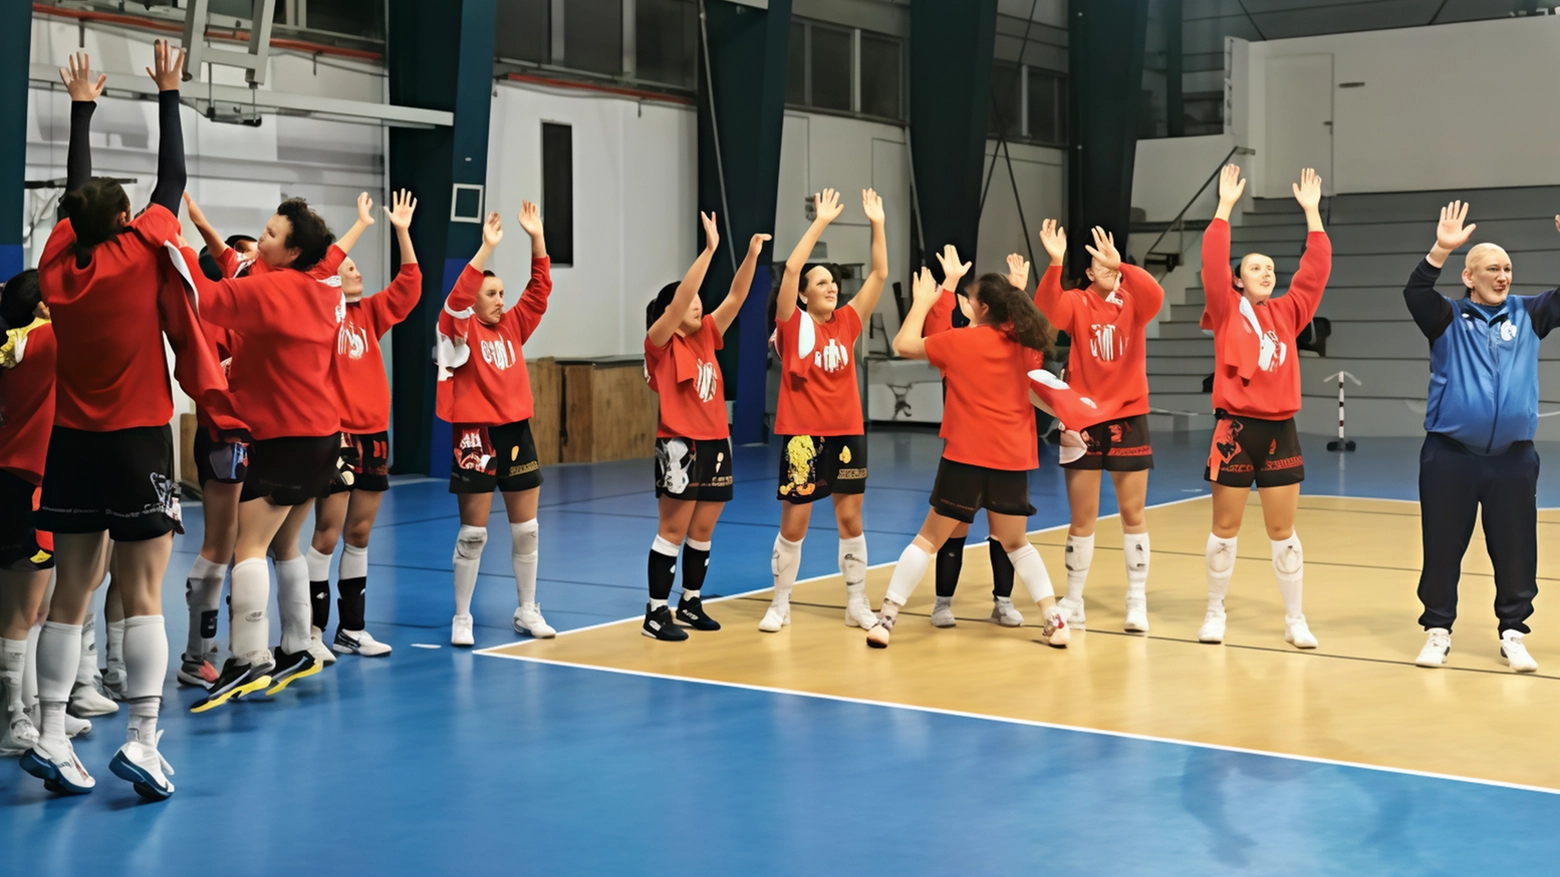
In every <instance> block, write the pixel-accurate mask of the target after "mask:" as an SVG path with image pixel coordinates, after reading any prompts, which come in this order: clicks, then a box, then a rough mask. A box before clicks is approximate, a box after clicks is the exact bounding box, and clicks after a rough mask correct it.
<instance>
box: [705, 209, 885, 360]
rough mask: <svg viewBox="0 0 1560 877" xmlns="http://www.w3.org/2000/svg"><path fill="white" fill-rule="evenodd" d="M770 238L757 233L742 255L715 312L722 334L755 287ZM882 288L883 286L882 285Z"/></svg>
mask: <svg viewBox="0 0 1560 877" xmlns="http://www.w3.org/2000/svg"><path fill="white" fill-rule="evenodd" d="M767 240H769V235H767V234H756V235H753V237H752V238H751V239H749V240H748V251H747V255H746V256H744V257H742V264H741V265H739V266H737V276H736V277H733V278H732V279H731V289H730V290H728V291H727V292H726V300H725V301H723V302H721V303H720V304H719V305H718V306H717V307H716V308H715V313H713V314H711V316H713V317H714V318H715V328H716V329H718V330H720V333H721V334H722V335H724V334H726V330H727V329H728V328H730V327H731V323H732V321H733V320H735V319H736V318H737V313H738V312H739V311H741V310H742V303H743V302H745V301H747V297H748V293H749V292H750V291H752V289H753V273H754V272H755V271H757V270H758V254H759V253H760V252H762V251H763V249H764V241H767ZM880 288H881V287H880Z"/></svg>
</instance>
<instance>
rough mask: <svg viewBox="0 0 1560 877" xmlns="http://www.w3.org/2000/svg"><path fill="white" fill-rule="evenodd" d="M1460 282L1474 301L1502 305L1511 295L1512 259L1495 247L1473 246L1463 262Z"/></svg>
mask: <svg viewBox="0 0 1560 877" xmlns="http://www.w3.org/2000/svg"><path fill="white" fill-rule="evenodd" d="M1462 280H1463V285H1464V286H1466V287H1468V297H1469V298H1471V299H1473V300H1474V301H1475V302H1478V303H1479V304H1485V305H1499V304H1502V303H1503V302H1505V300H1506V295H1507V294H1508V293H1509V292H1511V256H1510V255H1508V254H1507V253H1506V250H1505V248H1503V247H1500V246H1497V245H1495V244H1475V245H1474V246H1473V249H1471V250H1469V251H1468V256H1467V258H1466V259H1464V261H1463V273H1462Z"/></svg>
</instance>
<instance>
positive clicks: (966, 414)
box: [867, 256, 1071, 648]
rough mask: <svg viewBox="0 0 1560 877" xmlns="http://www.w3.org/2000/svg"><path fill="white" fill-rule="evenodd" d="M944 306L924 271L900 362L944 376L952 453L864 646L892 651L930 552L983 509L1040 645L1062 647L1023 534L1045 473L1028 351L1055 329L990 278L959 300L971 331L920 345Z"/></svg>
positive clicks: (899, 348) (1058, 624)
mask: <svg viewBox="0 0 1560 877" xmlns="http://www.w3.org/2000/svg"><path fill="white" fill-rule="evenodd" d="M954 258H955V259H956V258H957V256H955V257H954ZM938 297H939V292H938V289H937V284H936V282H935V281H934V280H933V279H932V276H931V272H930V271H929V270H927V269H922V270H921V273H920V274H919V275H918V276H917V277H916V279H915V284H914V304H913V305H912V307H911V308H910V312H909V313H908V314H906V316H905V319H904V322H903V323H902V324H901V325H900V327H899V334H898V335H897V336H895V338H894V352H895V353H898V354H899V355H900V356H902V357H905V358H906V359H925V360H927V361H928V362H930V363H931V364H932V365H934V366H936V367H937V368H938V369H939V370H940V371H941V372H942V374H943V380H944V381H945V382H946V385H947V401H946V403H945V407H944V411H943V424H942V429H941V435H942V437H943V438H944V439H945V440H946V444H945V446H944V448H943V455H942V460H941V462H940V463H939V464H938V469H937V481H936V483H935V485H934V486H933V487H932V496H931V507H932V508H931V511H929V512H927V515H926V520H925V522H924V523H923V524H922V525H921V530H920V532H919V533H918V534H917V535H916V537H915V539H914V540H913V541H912V542H911V543H910V544H909V545H908V546H906V548H905V550H904V552H903V553H902V554H900V556H899V562H898V563H897V564H895V566H894V574H893V577H892V578H891V579H890V580H889V585H888V594H887V595H886V596H885V597H884V599H883V608H882V610H881V611H880V612H879V614H878V623H877V624H876V625H875V626H874V627H873V628H872V629H871V630H870V631H868V632H867V644H868V645H869V646H872V647H874V648H886V647H887V646H888V641H889V634H890V632H891V631H892V630H893V627H894V623H895V621H896V620H897V619H898V617H899V610H900V609H901V608H902V607H904V605H905V604H906V603H907V602H909V600H910V595H911V594H912V593H913V592H914V591H915V588H916V586H917V585H918V584H920V581H921V577H922V576H923V575H924V574H925V573H926V568H927V566H929V565H930V564H931V561H932V552H934V551H936V550H937V548H938V546H941V545H943V544H944V543H945V542H946V541H947V539H948V537H949V536H950V535H951V534H952V533H953V531H954V528H955V527H957V526H958V525H959V524H961V523H963V524H969V523H970V522H972V521H973V520H974V517H975V512H976V510H978V509H985V510H986V519H987V521H988V522H989V524H990V528H991V532H992V535H993V536H994V537H995V538H996V539H997V540H998V541H999V542H1001V543H1002V546H1003V548H1005V549H1006V551H1007V554H1008V559H1009V560H1010V561H1011V562H1012V564H1013V568H1014V570H1015V571H1016V572H1017V574H1018V577H1019V578H1021V579H1023V581H1024V585H1025V587H1027V588H1028V589H1029V595H1030V598H1031V599H1033V600H1034V601H1035V604H1036V605H1037V606H1038V607H1039V609H1040V613H1041V616H1042V617H1043V618H1045V625H1044V628H1043V630H1042V632H1041V641H1042V642H1044V643H1046V644H1047V645H1051V646H1055V647H1057V648H1061V647H1064V646H1066V645H1067V643H1068V641H1069V640H1070V638H1071V630H1070V629H1069V628H1068V626H1067V620H1066V618H1065V617H1064V615H1063V614H1062V612H1061V611H1060V610H1059V609H1058V608H1057V606H1056V599H1055V594H1054V592H1053V591H1052V589H1051V578H1050V576H1049V575H1048V574H1047V572H1046V569H1045V563H1044V561H1042V560H1041V559H1040V554H1039V552H1037V551H1036V550H1035V547H1034V546H1033V545H1032V544H1030V542H1029V537H1028V535H1027V532H1026V527H1025V523H1026V520H1027V518H1028V516H1029V515H1032V514H1034V511H1035V510H1034V506H1031V505H1030V504H1029V475H1028V473H1029V470H1031V469H1035V468H1037V467H1038V466H1039V464H1040V461H1039V441H1038V438H1037V436H1036V434H1035V418H1034V412H1033V409H1032V406H1031V403H1030V400H1029V392H1030V380H1031V379H1030V377H1029V372H1030V371H1031V369H1030V364H1031V359H1030V356H1029V354H1028V353H1026V348H1027V349H1028V350H1031V351H1037V352H1044V351H1045V350H1047V349H1049V348H1050V346H1051V335H1050V331H1049V328H1050V327H1049V326H1047V325H1046V322H1045V318H1044V317H1043V316H1041V314H1040V312H1039V311H1038V310H1036V309H1035V306H1034V303H1033V302H1031V301H1030V300H1029V298H1028V297H1027V296H1025V295H1024V293H1023V292H1021V291H1020V290H1018V289H1017V288H1015V287H1014V286H1013V285H1012V284H1011V283H1009V282H1008V280H1007V278H1005V277H1003V276H1002V275H1000V274H986V275H983V276H981V278H980V279H979V280H977V281H976V282H975V283H974V284H972V285H971V286H970V287H969V288H968V289H966V290H964V291H963V293H962V296H961V297H962V299H963V300H962V301H961V302H960V308H961V310H962V311H963V312H964V315H965V316H966V317H968V318H969V320H970V323H971V327H970V328H969V329H964V330H959V331H951V332H941V333H939V334H936V335H932V336H930V337H926V338H923V337H922V326H923V323H924V322H925V320H926V315H927V313H928V312H929V311H930V310H931V308H932V306H933V305H934V304H935V303H936V301H937V299H938Z"/></svg>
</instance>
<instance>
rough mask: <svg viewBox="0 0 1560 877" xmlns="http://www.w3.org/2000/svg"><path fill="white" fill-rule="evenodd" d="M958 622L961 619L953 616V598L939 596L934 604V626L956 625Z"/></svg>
mask: <svg viewBox="0 0 1560 877" xmlns="http://www.w3.org/2000/svg"><path fill="white" fill-rule="evenodd" d="M958 623H959V619H957V618H954V617H953V598H952V597H938V598H937V602H936V603H935V604H933V606H932V626H933V627H954V626H956V625H958Z"/></svg>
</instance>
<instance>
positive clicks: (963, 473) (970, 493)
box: [932, 457, 1035, 524]
mask: <svg viewBox="0 0 1560 877" xmlns="http://www.w3.org/2000/svg"><path fill="white" fill-rule="evenodd" d="M980 509H985V510H986V511H988V512H993V513H995V514H999V515H1018V516H1020V517H1025V518H1027V517H1029V516H1030V515H1032V514H1034V513H1035V507H1034V506H1032V505H1030V504H1029V473H1028V472H1016V471H1013V470H1010V469H987V468H986V467H984V466H971V465H970V464H968V463H957V462H954V461H953V460H950V459H948V458H947V457H944V458H942V460H941V461H939V462H938V464H937V483H936V484H934V485H933V486H932V510H933V511H935V512H937V514H939V515H942V516H943V517H945V518H953V519H954V520H955V521H962V522H964V523H966V524H970V523H974V521H975V512H976V511H978V510H980Z"/></svg>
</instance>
